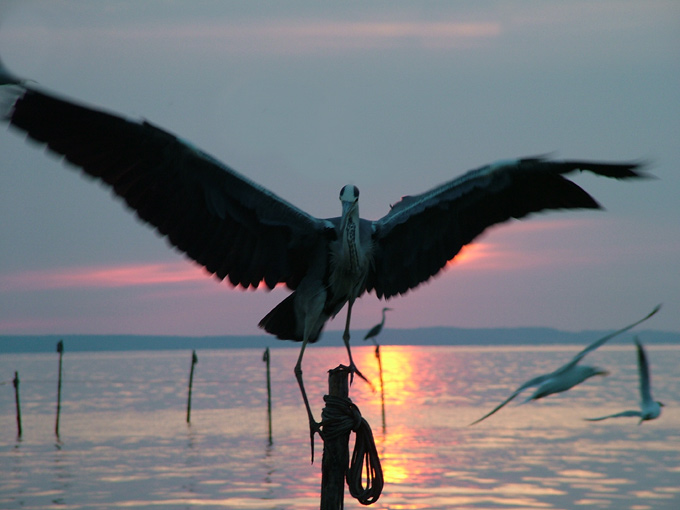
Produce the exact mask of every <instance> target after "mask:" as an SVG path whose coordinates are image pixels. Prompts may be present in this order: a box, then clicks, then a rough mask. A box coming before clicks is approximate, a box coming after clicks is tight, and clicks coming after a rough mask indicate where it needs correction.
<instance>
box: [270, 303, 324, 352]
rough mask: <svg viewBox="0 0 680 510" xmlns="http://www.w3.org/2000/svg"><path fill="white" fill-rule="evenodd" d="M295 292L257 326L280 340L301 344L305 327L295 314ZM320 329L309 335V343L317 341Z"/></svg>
mask: <svg viewBox="0 0 680 510" xmlns="http://www.w3.org/2000/svg"><path fill="white" fill-rule="evenodd" d="M296 295H297V292H293V293H292V294H291V295H290V296H288V297H287V298H286V299H284V300H283V301H281V302H280V303H279V304H278V305H276V307H274V309H273V310H272V311H271V312H269V313H268V314H267V315H265V317H264V318H263V319H262V320H261V321H260V323H259V324H258V326H260V327H261V328H262V329H264V330H265V331H266V332H267V333H270V334H272V335H274V336H276V338H278V339H280V340H293V341H295V342H302V340H303V336H304V331H305V325H304V321H303V320H302V319H301V318H298V314H296V313H295V299H296ZM320 333H321V329H319V330H318V331H315V332H313V334H312V335H310V338H309V341H310V342H312V343H314V342H316V341H317V340H318V339H319V334H320Z"/></svg>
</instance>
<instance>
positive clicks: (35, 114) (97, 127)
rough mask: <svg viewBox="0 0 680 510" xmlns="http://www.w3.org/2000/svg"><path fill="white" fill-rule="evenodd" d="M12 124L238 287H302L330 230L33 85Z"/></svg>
mask: <svg viewBox="0 0 680 510" xmlns="http://www.w3.org/2000/svg"><path fill="white" fill-rule="evenodd" d="M8 120H9V121H10V124H11V125H12V126H14V127H16V128H19V129H21V130H23V131H25V132H26V133H27V134H28V136H29V137H30V138H32V139H34V140H36V141H38V142H41V143H44V144H46V145H47V147H49V149H50V150H52V151H53V152H56V153H57V154H60V155H63V156H64V157H65V159H66V160H67V161H69V162H70V163H72V164H74V165H76V166H78V167H80V168H81V169H82V170H83V171H84V172H86V173H87V174H89V175H90V176H93V177H95V178H98V179H100V180H101V181H103V182H105V183H107V184H108V185H109V186H111V188H112V189H113V191H114V192H115V193H116V194H117V195H119V196H120V197H122V198H123V199H124V200H125V202H126V203H127V204H128V205H129V206H130V207H131V208H132V209H134V210H135V211H136V212H137V214H138V216H139V217H140V218H141V219H142V220H144V221H146V222H147V223H150V224H151V225H153V226H154V227H155V228H156V229H157V230H158V231H159V232H161V233H162V234H163V235H165V236H166V237H167V238H168V239H169V241H170V242H171V243H172V244H173V245H174V246H176V247H177V248H178V249H180V250H181V251H183V252H185V253H186V254H187V255H188V256H189V257H191V258H192V259H194V260H195V261H197V262H198V263H199V264H202V265H203V266H205V268H206V269H207V270H208V271H209V272H211V273H214V274H215V275H217V276H218V277H219V278H220V279H223V278H227V277H228V278H229V281H230V282H231V283H232V284H234V285H242V286H244V287H249V286H254V287H257V286H258V285H259V283H260V282H262V281H264V282H265V283H266V285H267V286H268V287H269V288H273V287H274V286H275V285H276V284H277V283H281V282H283V283H286V284H287V285H288V286H289V287H291V288H295V287H296V286H297V284H298V283H299V281H300V279H301V278H302V276H303V274H304V272H305V270H306V264H307V259H306V257H307V254H308V253H309V252H311V250H310V249H309V247H310V246H312V245H313V244H314V243H315V242H317V240H318V238H319V236H320V235H323V232H324V231H326V228H327V224H326V223H325V222H324V221H322V220H319V219H316V218H314V217H312V216H310V215H308V214H306V213H305V212H303V211H301V210H300V209H298V208H296V207H294V206H292V205H291V204H289V203H287V202H285V201H283V200H282V199H280V198H278V197H277V196H276V195H274V194H273V193H271V192H269V191H267V190H266V189H264V188H262V187H261V186H259V185H257V184H255V183H253V182H251V181H249V180H248V179H246V178H245V177H243V176H241V175H239V174H238V173H236V172H235V171H233V170H232V169H231V168H229V167H227V166H225V165H223V164H222V163H220V162H219V161H217V160H215V159H214V158H212V157H210V156H208V155H207V154H205V153H203V152H202V151H200V150H198V149H196V148H195V147H193V146H191V145H190V144H188V143H186V142H184V141H182V140H180V139H178V138H177V137H175V136H174V135H172V134H170V133H168V132H166V131H163V130H161V129H159V128H157V127H155V126H153V125H151V124H150V123H148V122H135V121H130V120H126V119H124V118H121V117H118V116H116V115H112V114H109V113H106V112H103V111H100V110H95V109H92V108H89V107H86V106H82V105H78V104H75V103H73V102H71V101H68V100H64V99H59V98H56V97H54V96H52V95H49V94H46V93H43V92H40V91H37V90H34V89H31V88H27V89H26V90H25V92H24V93H23V95H21V96H20V97H19V98H18V100H17V101H16V102H15V104H14V108H13V109H12V111H11V114H10V116H9V118H8ZM326 232H327V233H328V234H329V235H330V231H326Z"/></svg>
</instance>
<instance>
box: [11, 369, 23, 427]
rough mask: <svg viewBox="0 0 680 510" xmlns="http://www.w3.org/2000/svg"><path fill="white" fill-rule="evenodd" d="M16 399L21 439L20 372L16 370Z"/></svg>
mask: <svg viewBox="0 0 680 510" xmlns="http://www.w3.org/2000/svg"><path fill="white" fill-rule="evenodd" d="M12 382H13V383H14V401H15V402H16V407H17V437H18V438H19V439H21V434H22V429H21V405H20V404H19V372H14V381H12Z"/></svg>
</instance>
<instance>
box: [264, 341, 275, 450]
mask: <svg viewBox="0 0 680 510" xmlns="http://www.w3.org/2000/svg"><path fill="white" fill-rule="evenodd" d="M262 361H264V362H265V363H266V364H267V418H268V422H269V445H270V446H271V445H272V444H273V441H272V380H271V375H270V372H269V347H267V348H266V349H265V350H264V354H263V355H262Z"/></svg>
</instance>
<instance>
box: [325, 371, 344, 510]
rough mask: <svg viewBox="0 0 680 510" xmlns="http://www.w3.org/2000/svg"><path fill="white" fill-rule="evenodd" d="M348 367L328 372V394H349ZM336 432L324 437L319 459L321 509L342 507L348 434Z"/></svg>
mask: <svg viewBox="0 0 680 510" xmlns="http://www.w3.org/2000/svg"><path fill="white" fill-rule="evenodd" d="M348 376H349V368H347V367H345V366H343V365H340V366H339V367H337V368H334V369H333V370H330V371H329V372H328V394H329V395H331V396H336V397H343V398H347V397H348V396H349V384H348ZM350 433H351V431H349V430H348V431H347V433H345V434H338V435H337V436H335V437H332V438H324V443H323V459H322V461H321V510H340V509H342V508H343V507H344V494H345V473H346V472H347V467H348V466H349V435H350Z"/></svg>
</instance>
